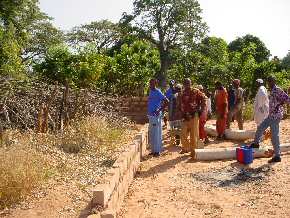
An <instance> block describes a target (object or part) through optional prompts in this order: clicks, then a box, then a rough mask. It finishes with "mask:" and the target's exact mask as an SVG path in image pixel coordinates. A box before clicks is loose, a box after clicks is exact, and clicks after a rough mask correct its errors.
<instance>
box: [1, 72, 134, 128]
mask: <svg viewBox="0 0 290 218" xmlns="http://www.w3.org/2000/svg"><path fill="white" fill-rule="evenodd" d="M0 90H1V93H0V126H1V127H0V128H4V129H7V128H13V129H14V128H16V129H21V130H28V129H36V131H38V132H47V131H48V130H54V131H58V130H62V129H63V128H64V127H65V126H66V125H69V123H70V122H72V121H74V120H77V119H81V118H83V117H85V116H89V115H90V116H92V115H96V116H100V117H104V118H105V119H106V120H108V121H109V122H110V123H113V124H114V125H119V126H120V125H121V126H126V125H128V124H129V123H130V121H129V120H128V119H126V118H124V117H122V116H121V115H120V113H119V112H118V107H116V106H117V105H119V104H120V102H118V101H119V99H120V98H118V97H117V96H110V95H107V94H105V93H102V92H101V91H98V90H91V89H77V88H72V87H70V86H69V84H65V85H60V84H56V83H55V84H52V83H48V82H44V81H42V80H40V79H31V80H29V81H15V80H11V79H9V78H1V79H0Z"/></svg>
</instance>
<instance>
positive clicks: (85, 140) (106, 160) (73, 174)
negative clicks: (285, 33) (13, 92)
mask: <svg viewBox="0 0 290 218" xmlns="http://www.w3.org/2000/svg"><path fill="white" fill-rule="evenodd" d="M117 124H118V123H117V122H116V125H115V124H114V123H109V122H107V121H106V120H105V119H102V118H99V117H95V116H92V117H87V118H85V119H82V120H80V121H75V122H71V126H70V127H68V128H67V129H66V130H65V131H64V132H63V133H58V134H37V133H35V132H33V131H31V132H29V131H27V132H24V133H21V132H19V131H17V130H7V131H5V132H4V135H3V141H2V144H0V209H3V208H5V207H9V206H11V205H13V204H15V203H18V202H20V201H22V200H23V199H25V197H26V196H27V195H29V194H30V193H31V191H32V190H33V189H35V188H36V187H38V186H40V185H41V184H43V182H44V181H47V180H48V179H51V178H54V177H58V178H65V179H66V180H68V181H72V180H74V181H77V182H78V183H79V184H81V186H82V187H80V188H81V189H82V190H83V189H85V188H84V187H87V185H88V184H90V183H94V184H96V180H97V177H98V176H99V175H101V174H102V172H99V171H98V170H96V169H95V168H96V167H97V166H98V167H100V168H102V167H103V168H105V167H109V166H110V165H112V164H113V162H114V160H115V158H116V156H117V154H118V152H116V150H117V149H118V148H119V147H121V146H122V145H124V144H125V143H126V142H128V141H131V140H132V136H133V132H134V131H132V129H130V127H129V126H127V127H122V125H117ZM103 164H104V165H105V166H103Z"/></svg>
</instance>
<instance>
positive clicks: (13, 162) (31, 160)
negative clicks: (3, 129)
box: [0, 147, 46, 209]
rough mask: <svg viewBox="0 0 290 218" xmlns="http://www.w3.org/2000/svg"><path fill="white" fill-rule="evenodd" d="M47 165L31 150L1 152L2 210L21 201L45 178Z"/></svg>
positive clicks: (0, 185)
mask: <svg viewBox="0 0 290 218" xmlns="http://www.w3.org/2000/svg"><path fill="white" fill-rule="evenodd" d="M45 167H46V163H45V161H44V160H43V158H41V157H40V156H39V155H37V154H36V153H35V152H33V151H32V150H30V149H27V150H23V149H22V148H18V147H14V148H13V149H9V150H5V149H1V150H0V209H3V208H5V207H8V206H10V205H12V204H14V203H17V202H19V201H21V200H22V199H23V198H25V196H27V195H28V194H29V193H30V192H31V191H32V190H33V189H34V188H35V187H37V186H38V185H39V184H40V183H41V181H42V180H43V179H44V178H45V172H46V170H45Z"/></svg>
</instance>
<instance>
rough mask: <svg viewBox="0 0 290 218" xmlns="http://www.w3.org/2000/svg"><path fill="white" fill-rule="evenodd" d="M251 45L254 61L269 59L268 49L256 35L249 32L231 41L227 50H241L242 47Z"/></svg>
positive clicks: (242, 49)
mask: <svg viewBox="0 0 290 218" xmlns="http://www.w3.org/2000/svg"><path fill="white" fill-rule="evenodd" d="M251 44H252V45H251ZM253 45H254V49H253V50H252V55H253V57H254V59H255V61H256V62H258V63H261V62H263V61H267V60H269V57H270V51H269V50H268V49H267V47H266V46H265V44H264V43H263V42H262V41H261V40H260V39H259V38H258V37H256V36H253V35H250V34H248V35H245V36H243V37H239V38H237V39H236V40H234V41H232V42H231V43H230V44H229V50H230V51H231V52H243V51H244V49H245V48H248V47H249V46H250V47H252V48H253Z"/></svg>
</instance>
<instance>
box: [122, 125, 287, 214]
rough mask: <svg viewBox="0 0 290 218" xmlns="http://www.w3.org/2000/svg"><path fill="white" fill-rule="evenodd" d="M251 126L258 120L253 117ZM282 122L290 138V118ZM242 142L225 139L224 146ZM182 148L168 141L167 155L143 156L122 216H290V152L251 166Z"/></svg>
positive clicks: (283, 137)
mask: <svg viewBox="0 0 290 218" xmlns="http://www.w3.org/2000/svg"><path fill="white" fill-rule="evenodd" d="M234 128H236V126H234ZM251 128H254V124H253V122H249V123H247V124H246V129H251ZM280 128H281V142H282V143H286V142H289V139H290V137H289V136H290V120H285V121H282V123H281V127H280ZM166 142H167V141H166ZM236 143H237V142H230V141H226V142H219V147H227V146H233V145H235V144H236ZM266 143H267V144H270V142H269V141H267V142H266ZM210 146H212V147H216V146H217V143H216V142H215V141H213V142H211V143H210V145H209V147H210ZM179 151H180V148H179V147H176V146H171V147H170V146H168V147H165V151H164V153H163V154H162V155H161V157H159V158H153V157H151V156H149V157H148V158H147V160H145V161H144V162H142V164H141V166H140V171H139V172H138V173H137V175H136V178H135V180H134V182H133V183H132V185H131V187H130V190H129V193H128V195H127V197H126V199H125V201H124V202H123V207H122V209H121V212H120V214H119V217H120V218H138V217H140V218H141V217H142V218H162V217H164V218H165V217H166V218H171V217H172V218H173V217H179V218H181V217H290V195H289V193H290V155H289V154H286V155H283V156H282V162H281V163H277V164H268V163H267V160H268V159H265V158H264V159H256V160H254V163H253V164H251V165H250V167H247V168H245V167H244V166H242V165H239V164H238V163H237V162H236V161H213V162H195V161H193V160H192V159H191V157H190V156H188V155H180V154H179Z"/></svg>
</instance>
